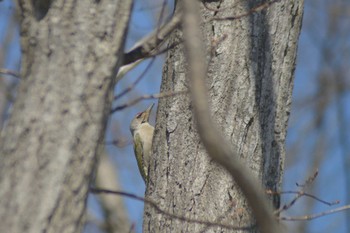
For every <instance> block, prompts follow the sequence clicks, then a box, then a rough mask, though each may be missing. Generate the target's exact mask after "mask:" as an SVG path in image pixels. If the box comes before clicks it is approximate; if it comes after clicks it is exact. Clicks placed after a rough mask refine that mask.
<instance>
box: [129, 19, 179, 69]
mask: <svg viewBox="0 0 350 233" xmlns="http://www.w3.org/2000/svg"><path fill="white" fill-rule="evenodd" d="M181 17H182V14H181V13H177V14H175V15H174V16H173V17H172V18H171V19H170V21H169V22H167V23H166V24H164V25H163V26H162V27H161V28H159V29H157V30H155V31H154V32H153V33H152V34H151V35H149V36H147V37H145V38H143V39H141V40H140V41H139V42H138V44H136V45H135V47H134V48H133V49H131V50H130V51H129V52H128V53H126V54H125V55H124V65H128V64H130V63H133V62H136V61H138V60H139V59H142V58H146V57H150V56H153V55H154V54H155V53H156V52H157V49H158V48H159V47H160V45H162V44H163V42H164V41H165V40H166V39H167V38H168V36H169V35H170V33H171V32H172V31H173V30H174V29H175V28H177V27H178V26H179V24H180V21H181Z"/></svg>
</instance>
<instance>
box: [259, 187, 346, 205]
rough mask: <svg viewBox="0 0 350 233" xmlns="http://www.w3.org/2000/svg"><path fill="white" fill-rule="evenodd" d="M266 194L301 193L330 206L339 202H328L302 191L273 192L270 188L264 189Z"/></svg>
mask: <svg viewBox="0 0 350 233" xmlns="http://www.w3.org/2000/svg"><path fill="white" fill-rule="evenodd" d="M266 193H267V194H270V195H271V194H280V195H283V194H301V195H302V196H306V197H310V198H312V199H315V200H316V201H319V202H321V203H323V204H325V205H328V206H332V205H337V204H339V203H340V201H339V200H335V201H332V202H328V201H325V200H322V199H320V198H318V197H316V196H315V195H312V194H309V193H306V192H304V191H281V192H274V191H272V190H268V191H266Z"/></svg>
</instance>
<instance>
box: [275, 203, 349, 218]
mask: <svg viewBox="0 0 350 233" xmlns="http://www.w3.org/2000/svg"><path fill="white" fill-rule="evenodd" d="M348 209H350V205H345V206H342V207H339V208H335V209H331V210H327V211H324V212H320V213H316V214H310V215H303V216H281V217H279V219H280V220H283V221H308V220H312V219H315V218H320V217H323V216H326V215H330V214H335V213H338V212H340V211H344V210H348Z"/></svg>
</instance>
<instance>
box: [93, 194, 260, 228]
mask: <svg viewBox="0 0 350 233" xmlns="http://www.w3.org/2000/svg"><path fill="white" fill-rule="evenodd" d="M90 192H91V193H94V194H114V195H121V196H125V197H128V198H132V199H135V200H138V201H142V202H144V203H145V204H148V205H150V206H151V207H153V208H154V209H155V210H156V211H157V212H158V213H160V214H163V215H165V216H167V217H169V218H171V219H177V220H180V221H185V222H189V223H196V224H202V225H206V226H209V227H222V228H226V229H232V230H242V231H249V230H251V229H252V228H253V227H255V226H254V225H252V226H247V227H237V226H233V225H230V224H224V223H218V222H210V221H204V220H198V219H192V218H186V217H184V216H182V215H176V214H172V213H169V212H167V211H165V210H163V209H161V208H160V207H159V206H158V204H157V203H156V202H155V201H153V200H150V199H148V198H143V197H140V196H137V195H134V194H131V193H126V192H121V191H112V190H108V189H100V188H90Z"/></svg>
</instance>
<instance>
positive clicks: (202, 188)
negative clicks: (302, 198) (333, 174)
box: [144, 0, 303, 232]
mask: <svg viewBox="0 0 350 233" xmlns="http://www.w3.org/2000/svg"><path fill="white" fill-rule="evenodd" d="M205 4H206V5H207V6H208V7H210V8H211V9H218V10H219V11H217V12H214V11H211V10H208V8H204V7H203V8H202V9H201V13H202V19H203V25H202V32H203V38H204V39H205V42H206V45H207V54H208V57H207V60H208V62H209V68H208V80H207V85H208V88H209V96H210V99H209V101H210V103H211V112H212V117H213V119H214V120H215V121H216V123H217V124H218V125H219V126H220V127H221V130H222V133H223V134H224V135H225V137H227V138H228V139H229V140H230V142H231V143H232V144H233V145H234V147H235V148H237V151H238V154H239V155H240V157H241V159H242V161H244V163H245V164H246V165H247V167H249V168H250V170H251V171H252V172H253V173H254V175H255V176H256V177H257V178H258V179H259V180H260V181H261V182H262V186H263V188H264V189H271V190H278V189H279V187H280V184H281V179H282V175H283V163H284V156H285V145H284V144H285V137H286V129H287V122H288V117H289V111H290V104H291V94H292V88H293V76H294V68H295V58H296V51H297V41H298V37H299V33H300V26H301V19H302V12H303V1H302V0H299V1H281V2H278V3H275V4H273V5H271V6H269V7H268V8H267V9H266V10H263V11H260V12H258V13H254V14H250V15H248V16H247V17H243V18H240V19H237V20H223V21H210V19H212V18H213V17H220V18H222V17H227V16H237V15H240V14H242V13H246V12H248V11H249V10H250V9H252V8H254V7H255V6H258V5H259V4H261V2H260V3H259V1H249V3H247V2H246V1H244V2H241V1H238V2H234V1H220V2H207V3H205ZM233 5H235V6H236V7H234V8H233V10H232V6H233ZM228 9H230V10H228ZM181 38H182V33H181V31H180V30H178V31H176V32H175V33H174V34H173V37H172V40H171V43H174V42H176V41H179V40H181ZM184 52H185V51H183V48H182V47H177V48H175V49H173V50H171V51H170V52H169V54H168V58H167V62H166V64H165V67H164V73H163V82H162V87H161V90H162V91H180V90H184V89H186V85H187V83H186V79H185V76H186V70H187V67H186V61H185V56H184ZM195 126H196V124H195V123H194V122H193V116H192V106H191V102H190V98H189V97H183V96H179V97H174V98H171V99H162V100H160V102H159V107H158V113H157V125H156V128H155V137H154V143H153V145H154V146H153V152H154V157H153V158H154V161H153V162H152V163H151V167H150V183H149V184H148V186H147V196H148V197H149V198H151V199H152V200H156V201H158V203H159V205H160V207H161V208H163V209H165V210H166V211H168V212H170V213H174V214H176V215H182V216H186V217H188V218H192V219H200V220H207V221H210V222H221V223H225V224H231V225H233V226H241V227H242V226H250V225H254V223H255V222H254V219H253V218H252V216H251V214H250V211H249V207H248V206H247V202H246V200H245V199H244V198H243V197H242V194H241V192H240V190H239V189H238V187H237V185H236V184H235V183H234V182H233V181H232V179H231V176H229V175H228V174H227V173H226V172H225V171H224V169H222V168H221V167H219V166H218V165H216V164H214V163H213V162H211V160H210V159H209V158H208V156H207V155H206V152H205V150H204V148H203V146H202V144H201V142H200V140H199V137H198V134H197V132H196V129H195ZM272 199H273V200H272V201H273V204H274V206H275V207H277V206H278V205H279V197H274V198H272ZM209 228H210V229H209ZM209 228H208V226H204V225H199V224H193V223H187V222H181V224H180V222H179V221H178V220H174V219H171V218H169V217H165V216H163V215H162V214H159V213H157V212H156V211H155V210H154V209H152V208H151V207H147V206H146V208H145V220H144V230H145V232H204V231H207V232H232V230H228V229H223V228H221V227H215V226H210V227H209ZM255 231H256V230H255V229H254V228H252V229H251V232H255Z"/></svg>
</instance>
